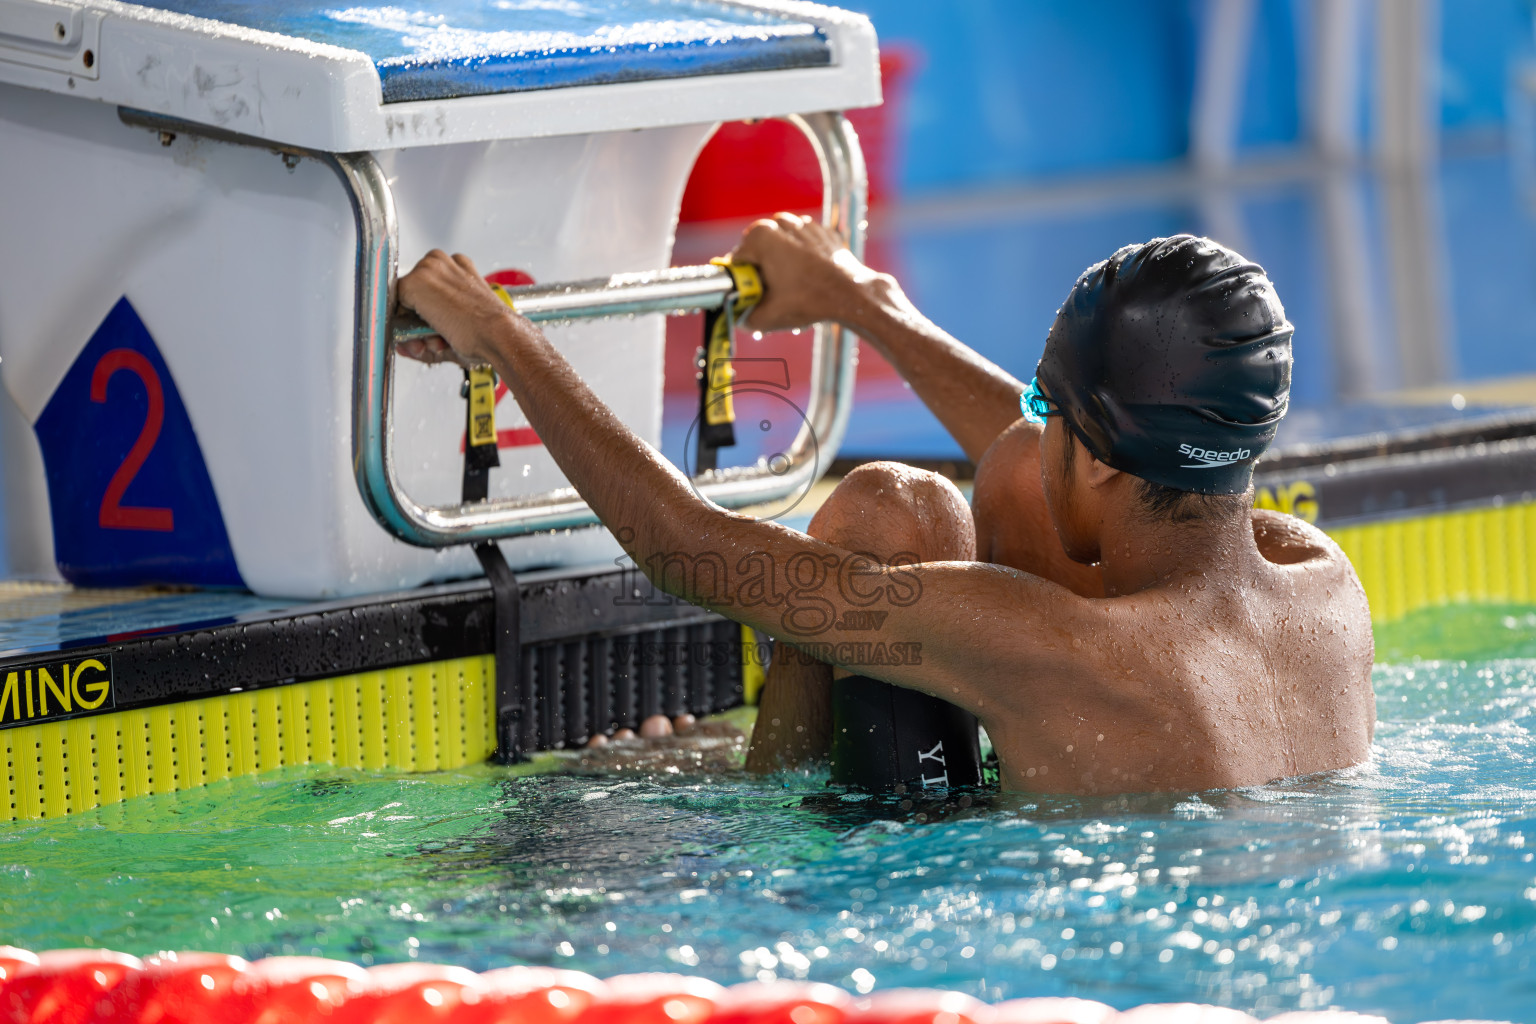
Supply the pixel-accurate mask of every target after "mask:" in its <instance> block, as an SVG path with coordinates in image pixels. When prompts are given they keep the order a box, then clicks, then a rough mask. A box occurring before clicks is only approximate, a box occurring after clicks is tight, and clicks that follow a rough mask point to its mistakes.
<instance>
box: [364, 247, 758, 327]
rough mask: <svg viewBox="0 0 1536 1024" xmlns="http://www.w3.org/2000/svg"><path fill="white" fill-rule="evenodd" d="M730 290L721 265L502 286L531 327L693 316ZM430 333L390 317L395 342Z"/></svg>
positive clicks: (401, 316) (415, 322)
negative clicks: (648, 315) (656, 315)
mask: <svg viewBox="0 0 1536 1024" xmlns="http://www.w3.org/2000/svg"><path fill="white" fill-rule="evenodd" d="M735 289H736V284H735V280H734V279H733V278H732V277H731V274H730V272H729V271H728V270H726V268H725V267H723V266H719V265H713V264H712V265H709V266H703V267H672V268H670V269H667V270H651V271H646V272H645V273H640V274H614V275H613V276H612V277H598V278H592V279H591V280H587V281H572V282H570V283H568V284H525V285H517V286H515V287H503V288H502V291H503V292H505V293H506V295H507V298H508V299H510V300H511V301H512V304H513V306H514V307H515V308H516V309H517V311H518V312H519V313H521V314H522V315H523V316H525V317H527V318H528V319H529V320H532V321H533V322H535V323H548V322H550V321H555V322H559V321H562V320H587V319H593V318H596V317H606V316H627V315H634V314H639V313H693V312H697V311H698V310H702V309H719V308H720V307H721V305H723V304H724V303H725V300H726V297H727V296H728V295H730V294H731V293H732V292H733V291H735ZM433 333H435V332H434V331H433V330H432V328H430V327H428V326H427V325H426V324H425V323H423V322H422V321H421V319H420V318H418V317H416V316H414V315H412V314H410V313H396V314H395V317H394V324H393V328H392V335H393V338H394V342H395V344H397V345H398V344H399V343H400V342H402V341H410V340H412V339H414V338H425V337H427V336H429V335H431V334H433Z"/></svg>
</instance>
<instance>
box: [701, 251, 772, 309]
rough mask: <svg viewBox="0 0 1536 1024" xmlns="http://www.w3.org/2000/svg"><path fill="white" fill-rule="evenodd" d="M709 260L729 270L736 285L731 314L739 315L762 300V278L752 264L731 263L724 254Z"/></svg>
mask: <svg viewBox="0 0 1536 1024" xmlns="http://www.w3.org/2000/svg"><path fill="white" fill-rule="evenodd" d="M709 262H710V263H712V264H714V265H715V266H717V267H724V268H725V269H726V270H728V271H730V274H731V281H732V282H733V283H734V284H735V285H736V302H735V305H734V306H733V307H732V310H731V312H732V313H733V314H735V315H736V316H741V315H742V314H743V313H745V312H746V311H747V310H749V309H751V308H752V307H753V306H755V305H757V304H758V303H759V302H761V301H762V300H763V278H762V275H760V274H759V273H758V272H757V267H756V266H755V265H754V264H751V263H732V262H731V261H730V259H729V258H727V257H725V256H716V257H715V258H714V259H712V260H710V261H709Z"/></svg>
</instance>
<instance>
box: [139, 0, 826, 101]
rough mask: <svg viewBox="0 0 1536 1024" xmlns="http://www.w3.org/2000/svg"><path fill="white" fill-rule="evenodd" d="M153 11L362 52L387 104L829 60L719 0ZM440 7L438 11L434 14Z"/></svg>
mask: <svg viewBox="0 0 1536 1024" xmlns="http://www.w3.org/2000/svg"><path fill="white" fill-rule="evenodd" d="M141 2H143V4H144V6H147V7H154V8H158V9H160V10H166V11H174V12H177V13H180V14H190V15H194V16H196V17H200V18H211V19H213V20H215V21H223V22H228V23H230V24H232V25H240V26H243V27H245V28H253V29H259V30H261V31H265V32H275V33H277V34H279V35H285V36H294V37H296V38H299V39H307V40H309V41H311V42H316V43H329V44H331V45H334V46H343V47H346V48H347V49H350V50H360V51H362V52H363V53H365V54H367V55H368V56H369V57H371V58H372V59H373V62H374V65H375V66H376V67H377V68H378V70H379V80H380V82H381V83H382V84H383V87H384V102H385V103H398V102H401V101H404V100H436V99H450V98H452V97H455V96H477V95H484V94H487V93H504V92H523V91H528V90H533V89H558V88H562V87H565V86H572V85H601V84H608V83H616V82H638V81H645V80H648V79H659V78H686V77H691V76H694V75H719V74H728V73H731V72H737V71H774V70H780V69H783V68H799V67H814V66H818V65H825V64H830V63H831V61H832V54H831V48H830V47H829V46H828V45H827V40H826V37H825V36H824V35H823V34H822V33H821V31H820V30H819V29H818V28H817V27H816V26H815V25H811V24H808V23H806V22H801V21H794V20H792V19H789V18H784V17H779V16H776V15H772V14H764V13H761V12H758V11H752V10H748V9H745V8H740V7H733V6H731V5H729V4H724V3H717V2H714V0H437V2H435V3H431V4H430V5H429V4H421V5H420V6H419V7H418V6H413V5H410V4H409V3H406V4H404V5H399V6H396V5H392V4H359V5H352V6H347V5H346V4H345V0H341V2H340V3H337V4H336V5H334V6H327V5H324V4H319V3H315V2H314V0H141ZM423 8H429V9H423Z"/></svg>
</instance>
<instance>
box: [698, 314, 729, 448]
mask: <svg viewBox="0 0 1536 1024" xmlns="http://www.w3.org/2000/svg"><path fill="white" fill-rule="evenodd" d="M734 327H735V321H734V320H733V319H732V318H731V317H729V316H726V315H724V313H722V314H721V315H720V316H717V317H715V318H714V321H713V322H712V323H711V325H710V331H709V342H708V344H707V345H706V346H705V349H704V366H705V370H704V372H705V373H706V374H707V375H708V379H709V399H708V401H706V402H705V404H704V422H705V423H708V424H710V425H711V426H716V425H719V424H721V423H735V422H736V404H735V402H734V401H733V400H732V398H731V383H732V382H733V381H735V379H736V368H735V367H734V366H733V365H731V354H732V353H731V344H732V339H731V331H732V328H734Z"/></svg>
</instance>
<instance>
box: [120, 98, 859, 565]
mask: <svg viewBox="0 0 1536 1024" xmlns="http://www.w3.org/2000/svg"><path fill="white" fill-rule="evenodd" d="M118 118H119V119H120V120H121V121H122V122H123V123H124V124H127V125H131V126H133V127H139V128H147V129H149V130H151V131H157V132H160V133H162V134H164V133H185V134H188V135H198V136H201V137H203V138H208V139H214V140H217V141H220V142H227V143H230V144H233V145H240V146H252V147H256V148H259V149H266V150H270V151H272V152H274V153H278V154H280V155H282V156H283V157H284V158H285V159H293V158H307V159H312V160H317V161H320V162H321V163H324V164H325V165H327V166H328V167H330V168H331V170H332V171H334V172H335V173H336V176H337V177H338V178H339V179H340V180H341V183H342V185H343V186H344V187H345V189H346V192H347V197H348V199H349V200H350V202H351V204H352V214H353V219H354V221H355V222H356V226H357V267H356V289H355V294H356V298H357V303H356V320H355V329H354V342H353V360H352V469H353V474H354V476H355V477H356V480H357V489H358V492H359V493H360V494H361V495H362V498H363V504H364V505H365V506H366V507H367V508H368V511H369V512H370V513H372V515H373V517H374V518H375V519H377V520H378V521H379V524H380V525H381V526H383V527H384V528H385V529H386V530H388V531H389V532H390V533H391V534H393V535H394V536H396V537H398V538H400V539H401V540H403V541H407V542H409V543H411V544H417V545H420V546H422V547H433V548H440V547H450V546H452V545H456V544H471V543H476V542H478V541H483V540H492V539H496V538H501V537H515V536H520V535H522V534H527V533H534V532H537V531H539V530H555V529H564V528H567V527H574V526H587V525H590V524H592V523H595V522H597V517H596V516H594V515H593V514H592V510H591V509H590V508H588V507H587V503H586V502H584V501H582V500H581V497H580V496H579V495H578V494H576V492H575V490H574V489H573V488H569V487H565V488H561V489H559V490H556V491H549V492H547V493H544V494H539V495H533V496H530V497H526V498H502V499H495V500H491V501H484V502H477V503H474V504H470V505H444V506H427V505H420V504H418V503H417V502H415V501H413V500H412V499H411V497H410V496H409V495H407V494H406V493H405V492H404V491H403V490H402V489H401V488H400V484H399V477H398V474H397V473H396V470H395V462H394V449H393V446H392V444H391V443H390V428H391V425H392V422H393V406H394V393H395V368H394V367H395V362H394V361H395V354H394V346H395V341H396V340H397V338H398V339H400V340H404V339H405V338H409V337H421V336H422V335H423V334H428V333H430V330H429V329H428V328H427V327H426V325H424V324H422V323H421V322H420V320H419V319H416V318H414V317H412V318H407V317H401V316H398V315H396V310H395V281H396V276H397V273H398V269H397V264H398V260H399V255H398V247H399V225H398V223H397V222H396V219H395V200H394V194H393V192H392V191H391V189H390V186H389V181H388V179H387V178H386V177H385V175H384V172H383V169H382V168H381V167H380V166H379V163H378V161H377V160H376V159H374V156H373V154H372V153H367V152H362V153H327V152H323V151H320V150H312V149H305V148H302V147H299V146H291V145H288V144H286V143H274V142H271V141H268V140H265V139H257V138H253V137H251V136H248V135H240V134H238V133H236V132H231V131H227V130H225V129H222V128H216V127H213V126H211V125H204V124H197V123H195V122H190V121H184V120H181V119H179V118H173V117H167V116H166V115H164V114H156V113H152V112H150V111H145V110H135V109H131V108H127V107H119V108H118ZM783 120H785V121H787V122H789V123H790V124H792V125H794V126H795V127H796V128H798V129H799V130H800V132H801V133H802V134H803V135H804V136H805V137H806V139H807V140H808V141H809V142H810V144H811V148H812V149H813V150H814V151H815V153H816V160H817V163H818V164H819V165H820V167H821V180H822V185H823V191H822V203H821V219H822V223H823V224H826V225H827V226H829V227H832V228H835V229H837V230H839V231H841V232H842V233H843V234H844V236H845V237H846V238H847V239H848V247H849V249H851V250H852V251H853V254H854V255H855V256H858V257H861V258H862V257H863V255H864V232H865V228H866V223H865V216H866V214H867V212H868V190H869V189H868V177H867V174H866V171H865V166H864V154H863V152H862V150H861V149H860V148H859V138H858V135H857V134H856V133H855V132H854V130H853V126H852V125H850V124H849V123H848V120H847V119H846V118H845V117H843V115H842V114H840V113H836V112H831V113H820V114H791V115H789V116H788V117H785V118H784V119H783ZM730 288H731V281H730V275H729V272H727V271H726V270H724V269H723V268H720V267H713V266H711V267H678V268H673V269H670V270H659V271H653V272H647V273H641V274H619V275H615V276H614V277H610V278H603V279H598V280H596V281H581V282H573V283H568V284H554V285H535V286H531V287H530V288H529V289H528V290H527V291H526V293H525V292H524V291H523V290H522V289H508V291H509V292H511V293H513V294H516V295H519V296H522V295H524V294H526V295H528V296H529V297H527V298H523V297H519V298H518V299H517V306H518V310H519V311H520V312H522V313H524V314H525V315H528V316H530V318H531V319H537V320H574V319H581V318H591V317H605V316H615V315H623V314H626V313H647V312H671V311H674V310H691V309H707V308H715V307H718V306H719V305H720V303H721V302H722V301H723V299H724V296H725V295H726V294H727V293H728V292H729V291H730ZM535 296H537V301H535V298H534V297H535ZM535 313H537V315H534V314H535ZM412 321H414V322H412ZM857 358H858V341H857V339H856V338H854V336H853V335H851V334H849V333H847V332H846V331H844V330H843V329H842V327H840V326H839V325H837V324H818V325H816V329H815V334H814V337H813V340H812V348H811V397H810V402H809V404H808V405H807V406H806V409H805V411H804V419H803V421H802V423H801V425H800V429H799V431H798V432H797V433H796V436H795V439H794V440H793V441H792V442H791V444H790V448H789V451H788V452H786V453H784V456H783V458H782V459H775V460H774V462H773V463H772V464H771V465H758V466H748V467H731V468H725V469H718V470H710V471H708V472H705V473H701V474H699V475H697V476H695V477H694V478H693V484H694V488H695V490H696V491H697V492H698V493H699V494H700V495H701V496H702V497H705V498H707V499H709V500H710V501H713V502H715V503H716V504H719V505H722V506H724V507H726V508H740V507H742V506H744V505H753V504H757V503H759V502H767V501H775V500H777V499H779V498H782V497H784V496H785V495H788V494H792V493H794V492H795V491H796V490H797V489H799V488H801V487H807V486H809V485H810V484H811V483H813V482H814V481H815V480H816V479H817V478H819V477H820V476H821V474H822V473H824V472H825V471H826V469H827V467H828V466H829V465H830V464H831V462H832V459H833V458H834V457H835V456H836V455H837V450H838V448H839V446H841V444H842V441H843V436H844V435H845V434H846V433H847V430H848V414H849V412H850V411H851V409H852V405H853V376H854V366H855V364H856V362H857Z"/></svg>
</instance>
